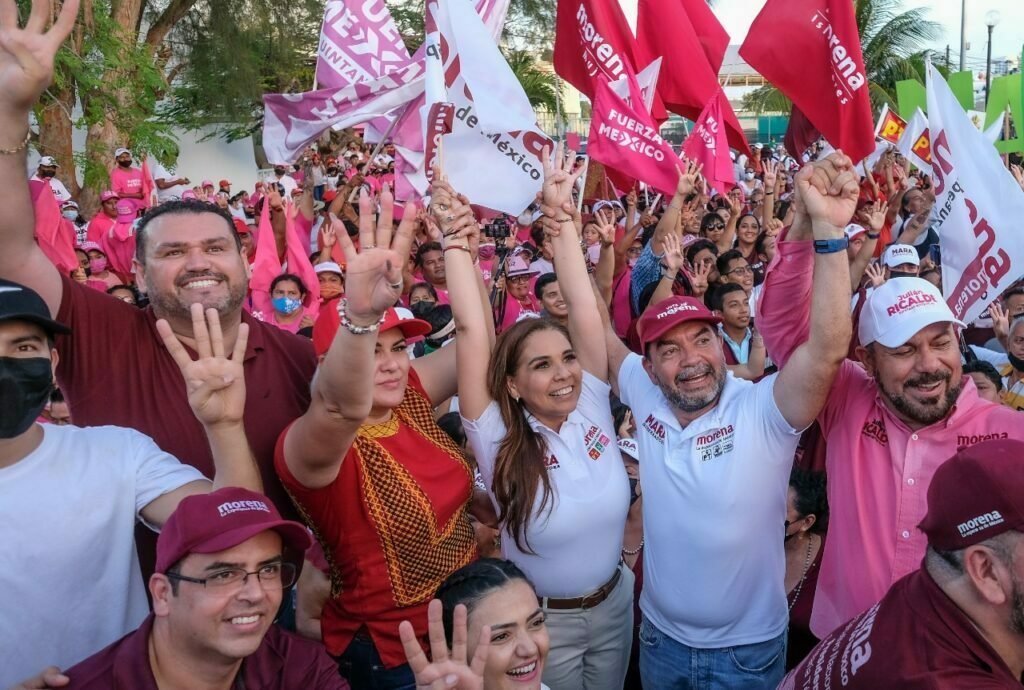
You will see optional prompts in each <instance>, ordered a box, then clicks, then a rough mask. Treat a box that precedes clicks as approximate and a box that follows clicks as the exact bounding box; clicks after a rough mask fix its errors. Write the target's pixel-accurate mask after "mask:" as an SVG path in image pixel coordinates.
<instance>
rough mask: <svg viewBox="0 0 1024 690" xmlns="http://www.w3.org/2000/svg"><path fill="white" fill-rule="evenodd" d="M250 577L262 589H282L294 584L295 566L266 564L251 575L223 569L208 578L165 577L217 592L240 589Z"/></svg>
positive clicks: (169, 575)
mask: <svg viewBox="0 0 1024 690" xmlns="http://www.w3.org/2000/svg"><path fill="white" fill-rule="evenodd" d="M250 575H255V576H256V577H257V579H259V581H260V585H261V586H262V587H263V589H267V590H273V589H284V588H286V587H291V586H292V585H293V584H295V564H294V563H268V564H267V565H265V566H263V567H262V568H260V569H259V570H254V571H252V572H251V573H250V572H248V571H246V569H245V568H225V569H224V570H218V571H217V572H215V573H213V574H212V575H210V576H209V577H202V578H199V577H186V576H185V575H181V574H179V573H167V577H169V578H170V579H172V580H182V581H184V582H194V583H195V584H197V585H203V586H204V587H206V588H207V589H216V590H219V591H228V590H233V589H241V588H242V587H244V586H245V583H246V582H248V581H249V576H250Z"/></svg>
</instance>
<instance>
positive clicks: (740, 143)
mask: <svg viewBox="0 0 1024 690" xmlns="http://www.w3.org/2000/svg"><path fill="white" fill-rule="evenodd" d="M694 1H695V2H696V0H694ZM695 16H699V17H701V20H700V21H699V22H698V23H699V24H700V25H701V26H703V27H705V31H706V30H707V29H706V25H707V23H708V21H707V18H704V17H703V16H702V15H699V14H698V13H695ZM711 19H712V20H714V17H713V16H712V17H711ZM666 27H671V30H670V31H669V30H666ZM636 32H637V44H638V53H637V57H638V58H639V59H640V62H641V63H643V64H647V63H649V62H651V61H652V60H654V59H655V58H657V57H658V56H661V57H662V58H663V62H662V64H661V76H660V78H659V80H658V95H659V96H661V100H662V101H664V103H665V107H667V108H668V109H669V110H671V111H672V112H674V113H679V114H680V115H682V116H683V117H686V118H689V119H690V120H696V119H697V118H698V117H700V114H701V112H702V111H703V110H704V106H705V105H707V104H708V103H709V102H710V101H711V99H712V98H714V97H715V94H716V93H718V92H719V91H721V90H722V87H721V86H720V85H719V83H718V71H717V70H716V69H715V68H714V67H713V66H712V63H711V62H710V61H709V60H708V54H707V53H706V52H705V45H704V44H702V42H701V37H700V36H699V35H698V33H697V29H696V28H695V27H694V22H692V21H691V19H690V17H689V15H688V14H687V10H686V8H684V6H683V3H679V2H674V3H671V4H667V3H666V2H665V0H640V1H639V7H638V10H637V27H636ZM714 40H715V39H709V41H708V42H709V43H713V42H714ZM716 56H717V53H715V54H712V57H716ZM716 62H718V63H719V64H721V57H720V56H717V60H716ZM722 120H723V122H724V123H725V127H726V134H727V136H728V138H729V145H730V146H732V147H733V148H735V149H737V150H739V151H741V152H743V153H746V154H747V155H750V149H749V148H748V147H747V140H746V137H745V136H744V135H743V128H742V127H741V126H740V122H739V120H738V119H736V113H734V112H733V109H732V106H731V105H729V103H728V101H725V100H724V99H723V105H722Z"/></svg>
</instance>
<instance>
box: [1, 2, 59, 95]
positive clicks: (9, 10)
mask: <svg viewBox="0 0 1024 690" xmlns="http://www.w3.org/2000/svg"><path fill="white" fill-rule="evenodd" d="M78 2H79V0H66V1H65V3H64V5H63V6H62V7H61V10H60V15H59V16H58V17H57V21H55V22H54V23H53V26H52V27H50V30H49V31H44V29H45V28H46V22H47V20H48V19H49V17H50V7H51V2H50V0H32V11H31V13H30V14H29V17H28V21H27V22H25V26H24V28H21V29H19V28H18V8H17V6H16V5H15V2H14V0H0V110H4V111H7V112H9V113H11V114H14V115H24V114H25V113H27V112H28V111H29V110H30V109H31V108H32V106H33V104H35V102H36V101H37V100H38V99H39V96H40V95H41V94H42V93H43V90H44V89H46V87H47V86H49V85H50V82H51V81H53V61H54V57H55V56H56V55H57V50H58V49H59V48H60V45H61V43H63V42H64V39H66V38H67V37H68V34H70V33H71V29H72V28H73V27H74V25H75V17H76V16H77V15H78Z"/></svg>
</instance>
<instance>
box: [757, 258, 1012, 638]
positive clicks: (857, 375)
mask: <svg viewBox="0 0 1024 690" xmlns="http://www.w3.org/2000/svg"><path fill="white" fill-rule="evenodd" d="M813 262H814V250H813V246H812V244H811V242H810V241H804V242H779V245H778V253H777V255H776V257H775V260H774V261H773V262H772V264H771V266H770V267H769V269H768V273H767V275H766V278H765V283H764V290H763V292H762V297H761V302H760V304H759V305H758V309H757V326H758V329H759V330H760V331H761V334H762V336H763V337H764V342H765V346H766V348H767V350H768V352H769V353H770V356H771V358H772V359H773V360H774V361H775V362H777V363H778V364H779V366H780V367H783V366H785V363H786V362H787V361H788V360H789V357H790V356H791V355H792V354H793V351H794V350H795V349H796V347H797V346H798V345H799V344H800V343H802V342H805V341H806V340H807V333H808V331H809V322H810V313H809V312H810V309H809V305H810V303H811V279H812V274H813V270H812V269H813ZM962 383H963V389H962V390H961V392H960V397H959V398H958V399H957V402H956V405H955V406H954V407H953V410H952V412H951V413H950V414H949V415H948V416H947V417H946V418H945V419H944V420H942V421H939V422H936V423H935V424H932V425H930V426H927V427H924V428H922V429H918V430H916V431H915V430H912V429H910V428H909V427H908V426H907V425H906V424H905V423H904V422H903V421H902V420H900V419H899V418H898V417H897V416H896V415H895V414H894V413H893V412H892V411H890V409H889V407H888V406H887V405H886V404H885V403H884V402H883V401H882V398H881V396H880V394H879V390H878V385H877V384H876V383H875V380H874V379H873V378H871V377H870V376H868V374H867V373H866V372H865V371H864V369H863V368H862V367H861V366H860V365H858V364H857V363H855V362H853V361H851V360H846V361H845V362H843V364H842V366H841V367H840V369H839V373H838V375H837V376H836V380H835V381H834V382H833V384H832V389H831V392H830V393H829V397H828V400H827V401H826V403H825V408H824V409H823V410H822V412H821V414H820V415H819V417H818V422H819V423H820V425H821V429H822V433H823V435H824V436H825V439H826V441H827V442H828V450H827V454H826V460H825V463H826V472H827V475H828V502H829V510H830V514H831V517H830V520H829V533H828V541H827V542H826V543H825V552H824V555H823V556H822V563H821V574H820V576H819V579H818V589H817V592H816V594H815V598H814V609H813V611H812V613H811V630H812V631H813V632H814V634H815V635H817V636H818V637H819V638H822V637H825V636H826V635H828V634H829V633H831V632H832V631H833V630H835V629H836V628H837V627H839V626H840V625H842V624H843V623H845V622H846V621H847V620H849V619H850V618H852V617H854V616H856V615H857V614H859V613H861V612H862V611H864V610H865V609H866V608H868V607H869V606H871V605H872V604H874V603H875V602H876V601H878V600H879V599H880V598H881V597H882V596H883V595H884V594H885V593H886V591H887V590H888V589H889V587H890V586H891V585H892V584H893V583H894V582H896V580H898V579H900V578H901V577H903V576H904V575H907V574H908V573H911V572H913V571H914V570H916V569H917V568H918V567H919V566H920V564H921V559H922V558H923V557H924V552H925V546H926V545H927V542H926V539H925V537H924V534H922V533H921V532H920V531H918V529H917V525H918V523H920V522H921V520H922V518H923V517H924V514H925V512H926V508H927V495H928V485H929V484H930V483H931V479H932V475H933V474H934V473H935V470H936V468H938V466H939V465H941V464H942V463H943V462H945V461H946V460H948V459H949V458H950V457H952V456H953V455H954V454H955V453H956V452H957V451H958V450H959V449H961V448H964V447H966V446H970V445H973V444H975V443H978V442H980V441H984V440H988V439H992V438H1013V439H1018V440H1024V423H1021V417H1020V414H1019V413H1017V412H1015V411H1013V410H1011V409H1010V408H1008V407H1003V406H1000V405H996V404H994V403H990V402H986V401H984V400H982V399H981V398H979V397H978V390H977V389H976V388H975V387H974V382H973V381H972V379H971V377H970V376H964V377H963V381H962Z"/></svg>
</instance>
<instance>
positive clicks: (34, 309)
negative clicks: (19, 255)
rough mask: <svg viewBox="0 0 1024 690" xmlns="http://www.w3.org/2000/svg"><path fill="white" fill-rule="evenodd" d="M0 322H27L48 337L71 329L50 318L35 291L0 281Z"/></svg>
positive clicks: (47, 310) (68, 331)
mask: <svg viewBox="0 0 1024 690" xmlns="http://www.w3.org/2000/svg"><path fill="white" fill-rule="evenodd" d="M0 321H28V322H29V323H34V324H36V325H37V326H39V327H40V328H42V329H43V330H44V331H46V332H47V334H49V335H54V334H56V333H70V332H71V329H70V328H68V327H67V326H65V325H64V324H62V323H58V322H56V321H54V320H53V319H51V318H50V309H49V308H48V307H47V306H46V302H44V301H43V298H42V297H40V296H39V293H37V292H36V291H35V290H32V289H30V288H27V287H25V286H24V285H20V284H18V283H12V282H11V281H9V280H2V279H0Z"/></svg>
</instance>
